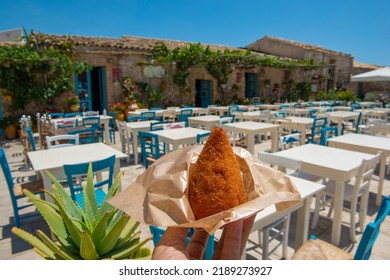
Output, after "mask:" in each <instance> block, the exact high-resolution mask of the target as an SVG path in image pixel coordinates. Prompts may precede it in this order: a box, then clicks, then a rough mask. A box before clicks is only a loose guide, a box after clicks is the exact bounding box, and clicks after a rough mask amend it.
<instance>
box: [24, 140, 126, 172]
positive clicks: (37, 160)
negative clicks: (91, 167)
mask: <svg viewBox="0 0 390 280" xmlns="http://www.w3.org/2000/svg"><path fill="white" fill-rule="evenodd" d="M112 155H115V156H116V157H117V158H126V157H127V155H126V154H124V153H122V152H120V151H118V150H116V149H114V148H112V147H110V146H107V145H106V144H103V143H93V144H83V145H74V146H67V147H62V148H58V149H47V150H39V151H35V152H29V153H28V157H29V159H30V162H31V164H32V166H33V167H34V170H36V171H43V170H50V169H53V168H58V167H62V166H63V165H64V164H78V163H83V162H89V161H96V160H101V159H104V158H107V157H109V156H112Z"/></svg>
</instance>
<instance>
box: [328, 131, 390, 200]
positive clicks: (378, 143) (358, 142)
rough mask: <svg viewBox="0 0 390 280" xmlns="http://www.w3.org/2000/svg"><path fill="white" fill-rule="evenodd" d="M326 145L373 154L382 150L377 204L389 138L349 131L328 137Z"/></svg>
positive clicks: (389, 142) (384, 170) (380, 191)
mask: <svg viewBox="0 0 390 280" xmlns="http://www.w3.org/2000/svg"><path fill="white" fill-rule="evenodd" d="M328 145H329V146H330V147H336V148H341V149H346V150H352V151H358V152H363V153H368V154H374V155H375V154H377V153H378V152H382V157H381V161H380V169H379V182H378V194H377V196H376V205H378V206H379V205H380V204H381V200H382V192H383V183H384V180H385V173H386V159H387V157H389V156H390V138H387V137H379V136H371V135H365V134H354V133H351V134H346V135H342V136H338V137H334V138H331V139H329V140H328Z"/></svg>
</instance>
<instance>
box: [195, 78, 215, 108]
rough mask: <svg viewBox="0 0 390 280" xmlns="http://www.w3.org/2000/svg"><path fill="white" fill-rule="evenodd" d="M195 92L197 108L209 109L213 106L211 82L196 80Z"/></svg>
mask: <svg viewBox="0 0 390 280" xmlns="http://www.w3.org/2000/svg"><path fill="white" fill-rule="evenodd" d="M195 90H196V94H195V107H202V108H207V107H208V106H209V105H210V104H211V80H196V81H195Z"/></svg>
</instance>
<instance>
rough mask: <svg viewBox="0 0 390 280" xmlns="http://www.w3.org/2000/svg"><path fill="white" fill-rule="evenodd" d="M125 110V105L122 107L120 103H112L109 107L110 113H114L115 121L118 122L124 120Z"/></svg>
mask: <svg viewBox="0 0 390 280" xmlns="http://www.w3.org/2000/svg"><path fill="white" fill-rule="evenodd" d="M125 109H126V107H125V105H123V104H122V103H120V102H116V103H114V105H112V106H111V111H114V112H116V119H117V120H118V121H124V120H125V115H124V111H125Z"/></svg>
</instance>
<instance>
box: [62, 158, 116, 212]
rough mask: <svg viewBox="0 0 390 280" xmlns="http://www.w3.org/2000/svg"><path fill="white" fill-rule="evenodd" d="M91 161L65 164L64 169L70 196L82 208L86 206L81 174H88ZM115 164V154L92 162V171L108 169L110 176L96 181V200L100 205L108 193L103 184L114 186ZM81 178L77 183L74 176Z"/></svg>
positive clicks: (108, 186)
mask: <svg viewBox="0 0 390 280" xmlns="http://www.w3.org/2000/svg"><path fill="white" fill-rule="evenodd" d="M89 164H90V162H84V163H78V164H64V171H65V174H66V177H67V180H68V184H69V190H70V196H71V197H72V199H73V200H74V201H76V202H77V203H78V204H79V206H80V207H81V208H84V193H83V186H82V184H81V182H80V181H81V176H84V175H86V174H88V167H89ZM114 164H115V155H112V156H110V157H108V158H105V159H102V160H97V161H93V162H92V171H93V172H94V174H95V173H97V172H102V171H105V170H108V177H107V179H105V180H101V181H96V182H95V183H94V187H95V195H96V202H97V204H98V206H100V204H101V203H102V201H103V200H104V198H105V197H106V193H105V192H104V190H103V189H102V187H103V186H107V188H108V189H109V188H110V187H111V186H112V182H113V176H114ZM77 177H78V178H79V181H77V183H78V184H75V180H74V178H77Z"/></svg>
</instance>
